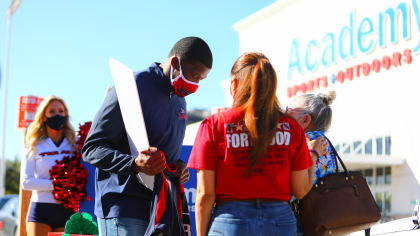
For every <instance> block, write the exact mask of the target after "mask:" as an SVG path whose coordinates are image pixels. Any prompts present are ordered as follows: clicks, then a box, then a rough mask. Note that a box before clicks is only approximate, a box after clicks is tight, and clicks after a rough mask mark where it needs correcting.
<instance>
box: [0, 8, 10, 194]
mask: <svg viewBox="0 0 420 236" xmlns="http://www.w3.org/2000/svg"><path fill="white" fill-rule="evenodd" d="M11 24H12V15H11V14H9V15H8V17H7V38H6V60H5V68H4V92H3V134H2V143H1V145H2V148H1V150H2V151H1V152H2V153H1V162H0V171H1V172H0V196H3V195H4V194H5V188H6V186H5V183H6V181H5V180H6V123H7V122H6V118H7V82H8V80H9V56H10V36H11V28H12V27H11Z"/></svg>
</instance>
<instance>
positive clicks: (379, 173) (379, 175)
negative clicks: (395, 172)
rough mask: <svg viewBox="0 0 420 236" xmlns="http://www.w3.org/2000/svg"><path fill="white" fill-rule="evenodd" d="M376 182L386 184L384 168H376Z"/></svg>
mask: <svg viewBox="0 0 420 236" xmlns="http://www.w3.org/2000/svg"><path fill="white" fill-rule="evenodd" d="M376 184H384V168H376Z"/></svg>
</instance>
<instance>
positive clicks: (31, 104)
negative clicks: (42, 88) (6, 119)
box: [17, 96, 43, 129]
mask: <svg viewBox="0 0 420 236" xmlns="http://www.w3.org/2000/svg"><path fill="white" fill-rule="evenodd" d="M42 100H43V98H40V97H35V96H20V97H19V103H18V119H17V128H18V129H25V128H28V126H29V125H30V124H31V122H32V121H34V119H35V113H36V109H37V108H38V106H39V104H40V103H41V102H42Z"/></svg>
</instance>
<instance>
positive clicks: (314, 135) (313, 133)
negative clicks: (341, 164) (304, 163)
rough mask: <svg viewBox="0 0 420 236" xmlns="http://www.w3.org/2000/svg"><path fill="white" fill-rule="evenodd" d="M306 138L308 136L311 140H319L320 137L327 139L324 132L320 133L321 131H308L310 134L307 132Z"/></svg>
mask: <svg viewBox="0 0 420 236" xmlns="http://www.w3.org/2000/svg"><path fill="white" fill-rule="evenodd" d="M306 136H308V137H309V139H310V140H313V139H315V138H318V137H324V138H326V136H325V134H324V132H322V131H319V130H313V131H308V132H306Z"/></svg>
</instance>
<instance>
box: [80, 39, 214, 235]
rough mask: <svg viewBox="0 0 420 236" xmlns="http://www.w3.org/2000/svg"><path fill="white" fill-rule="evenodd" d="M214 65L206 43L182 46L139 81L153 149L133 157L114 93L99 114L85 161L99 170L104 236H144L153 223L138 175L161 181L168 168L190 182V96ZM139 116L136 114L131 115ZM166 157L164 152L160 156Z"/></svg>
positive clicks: (147, 192)
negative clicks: (185, 158) (185, 151)
mask: <svg viewBox="0 0 420 236" xmlns="http://www.w3.org/2000/svg"><path fill="white" fill-rule="evenodd" d="M212 63H213V58H212V53H211V51H210V48H209V46H208V45H207V44H206V42H204V41H203V40H202V39H200V38H197V37H187V38H183V39H181V40H179V41H178V42H177V43H176V44H175V45H174V46H173V48H172V49H171V51H170V53H169V55H168V57H167V58H166V59H165V61H164V62H162V63H160V64H159V63H153V64H152V65H151V66H150V67H149V68H147V69H146V70H144V71H141V72H138V73H136V75H135V78H136V83H137V89H138V91H139V97H140V101H141V106H142V111H143V116H144V121H145V124H146V130H147V134H148V135H147V136H148V139H149V143H150V146H151V148H149V149H148V150H142V151H141V153H140V154H139V155H138V156H132V155H130V148H129V144H128V140H127V134H126V131H125V127H124V122H123V119H122V116H121V111H120V107H119V104H118V99H117V95H116V92H115V88H112V89H111V90H110V92H109V93H108V95H107V97H106V98H105V101H104V103H103V105H102V107H101V108H100V109H99V111H98V113H97V114H96V116H95V118H94V121H93V124H92V127H91V130H90V132H89V135H88V137H87V139H86V142H85V144H84V146H83V149H82V152H83V160H84V161H86V162H88V163H90V164H92V165H94V166H96V167H97V168H96V173H95V175H96V176H95V215H96V216H97V217H98V223H99V231H100V235H143V234H144V232H145V230H146V227H147V225H148V222H149V217H150V216H149V215H150V207H151V203H152V191H151V190H149V189H148V188H146V187H145V186H143V185H142V184H141V183H140V182H139V181H138V180H137V178H136V174H137V173H139V172H143V173H145V174H148V175H156V174H158V173H160V172H162V171H163V169H164V168H165V158H164V157H163V155H162V154H161V152H163V153H164V154H165V156H166V161H167V163H176V164H177V165H178V166H179V168H178V169H179V170H180V171H179V173H178V176H179V181H180V182H181V183H184V182H186V181H187V180H188V178H189V173H188V169H187V168H186V166H185V164H184V163H182V161H180V160H179V154H180V150H181V146H182V141H183V139H184V135H185V128H186V120H187V114H186V111H187V109H186V102H185V98H184V97H185V96H187V95H188V94H191V93H194V92H195V91H196V90H197V88H198V83H199V81H200V80H202V79H204V78H206V76H207V74H208V73H209V71H210V69H211V67H212ZM132 115H136V114H132ZM160 151H161V152H160Z"/></svg>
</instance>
